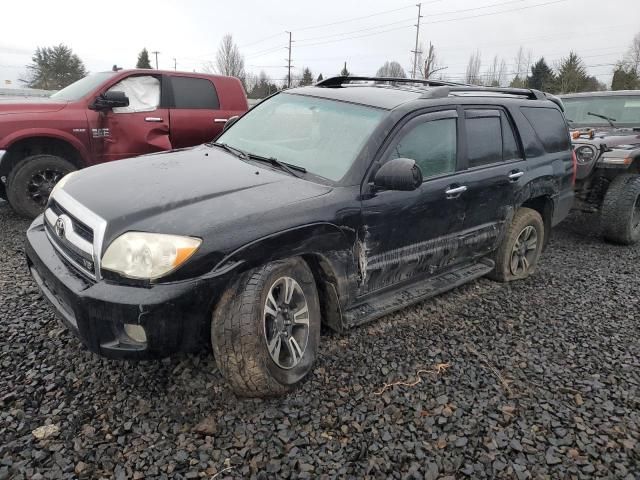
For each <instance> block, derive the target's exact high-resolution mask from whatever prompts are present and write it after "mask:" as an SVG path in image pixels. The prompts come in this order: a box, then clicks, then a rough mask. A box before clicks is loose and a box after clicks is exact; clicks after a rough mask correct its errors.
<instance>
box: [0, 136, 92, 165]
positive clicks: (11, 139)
mask: <svg viewBox="0 0 640 480" xmlns="http://www.w3.org/2000/svg"><path fill="white" fill-rule="evenodd" d="M36 137H37V138H43V137H44V138H55V139H57V140H62V141H64V142H67V143H68V144H70V145H71V146H72V147H73V148H75V149H76V150H77V151H78V153H79V154H80V156H81V157H82V160H83V162H84V163H85V164H87V163H88V161H89V157H90V153H89V151H88V150H87V148H86V147H85V145H84V144H83V143H82V142H81V141H80V140H78V139H77V138H76V137H74V136H73V135H71V134H70V133H68V132H65V131H63V130H58V129H55V128H25V129H21V130H17V131H15V132H12V133H10V134H9V135H7V136H6V137H4V138H3V139H2V141H1V142H0V150H8V149H9V148H11V145H13V144H14V143H16V142H18V141H20V140H25V139H28V138H36Z"/></svg>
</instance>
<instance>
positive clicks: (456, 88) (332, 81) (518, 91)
mask: <svg viewBox="0 0 640 480" xmlns="http://www.w3.org/2000/svg"><path fill="white" fill-rule="evenodd" d="M353 82H378V83H396V84H397V83H405V84H410V83H418V84H421V85H424V86H427V87H447V89H446V90H445V89H444V88H437V89H433V90H427V91H425V92H424V93H423V94H422V95H421V96H420V98H441V97H446V96H448V95H449V93H454V92H486V93H501V94H505V95H518V96H522V97H526V98H528V99H530V100H551V101H554V100H553V99H551V98H549V97H547V96H546V95H545V94H544V93H543V92H541V91H540V90H535V89H533V88H508V87H483V86H481V85H469V84H467V83H456V82H447V81H444V80H429V79H422V78H395V77H342V76H339V77H331V78H327V79H326V80H323V81H321V82H318V83H316V85H315V86H316V87H326V88H337V87H341V86H343V85H347V84H350V83H353Z"/></svg>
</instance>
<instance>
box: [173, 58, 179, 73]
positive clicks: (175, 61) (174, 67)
mask: <svg viewBox="0 0 640 480" xmlns="http://www.w3.org/2000/svg"><path fill="white" fill-rule="evenodd" d="M173 69H174V70H178V61H177V60H176V59H175V57H174V59H173Z"/></svg>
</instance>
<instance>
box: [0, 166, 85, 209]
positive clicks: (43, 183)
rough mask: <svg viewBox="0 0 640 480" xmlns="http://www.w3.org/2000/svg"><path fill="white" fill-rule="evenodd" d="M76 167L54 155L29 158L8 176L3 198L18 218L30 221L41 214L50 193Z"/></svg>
mask: <svg viewBox="0 0 640 480" xmlns="http://www.w3.org/2000/svg"><path fill="white" fill-rule="evenodd" d="M75 169H76V167H75V166H74V165H73V164H72V163H71V162H69V161H67V160H65V159H64V158H61V157H58V156H55V155H33V156H31V157H27V158H25V159H24V160H22V161H21V162H20V163H18V165H16V166H15V167H14V169H13V170H12V171H11V173H9V177H8V179H7V199H8V200H9V203H10V204H11V206H12V207H13V209H14V210H15V211H16V212H18V213H19V214H20V215H24V216H25V217H29V218H34V217H36V216H38V215H39V214H40V213H42V212H43V211H44V208H45V207H46V205H47V200H48V199H49V195H50V194H51V190H53V187H54V186H55V184H56V183H58V181H59V180H60V179H61V178H62V177H64V176H65V175H66V174H67V173H69V172H72V171H74V170H75Z"/></svg>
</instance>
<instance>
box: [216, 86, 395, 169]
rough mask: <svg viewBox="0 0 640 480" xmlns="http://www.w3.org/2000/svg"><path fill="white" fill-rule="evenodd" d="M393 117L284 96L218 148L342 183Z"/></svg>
mask: <svg viewBox="0 0 640 480" xmlns="http://www.w3.org/2000/svg"><path fill="white" fill-rule="evenodd" d="M386 113H387V112H386V111H385V110H380V109H377V108H373V107H365V106H363V105H355V104H351V103H345V102H339V101H336V100H328V99H324V98H316V97H308V96H303V95H295V94H288V93H280V94H278V95H276V96H275V97H272V98H271V99H269V100H267V101H265V102H262V103H261V104H259V105H257V106H256V107H254V108H253V109H252V110H249V112H247V113H246V114H245V115H244V116H243V117H242V118H241V119H240V120H238V122H237V123H235V124H234V125H233V127H231V128H230V129H229V130H227V131H226V132H225V133H223V134H222V136H221V137H219V138H218V139H217V142H220V143H226V144H227V145H229V146H231V147H235V148H239V149H241V150H244V151H246V152H250V153H253V154H256V155H261V156H263V157H274V158H277V159H278V160H280V161H282V162H286V163H288V164H291V165H296V166H299V167H304V168H305V169H306V170H307V171H308V172H310V173H312V174H315V175H318V176H321V177H324V178H327V179H329V180H333V181H338V180H340V179H341V178H342V177H343V176H344V175H345V174H346V173H347V171H348V170H349V168H350V167H351V165H352V164H353V162H354V160H355V159H356V156H357V155H358V153H359V152H360V150H361V149H362V147H363V146H364V144H365V142H366V141H367V139H368V138H369V136H370V135H371V134H372V132H373V130H374V129H375V128H376V126H377V125H378V124H379V123H380V121H381V120H382V117H383V116H384V115H385V114H386Z"/></svg>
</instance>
